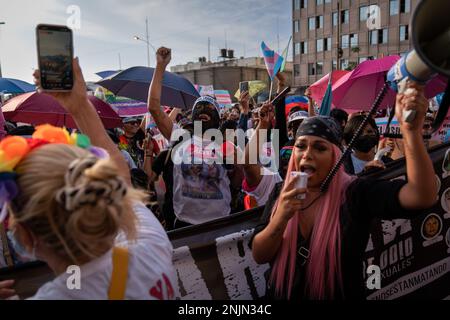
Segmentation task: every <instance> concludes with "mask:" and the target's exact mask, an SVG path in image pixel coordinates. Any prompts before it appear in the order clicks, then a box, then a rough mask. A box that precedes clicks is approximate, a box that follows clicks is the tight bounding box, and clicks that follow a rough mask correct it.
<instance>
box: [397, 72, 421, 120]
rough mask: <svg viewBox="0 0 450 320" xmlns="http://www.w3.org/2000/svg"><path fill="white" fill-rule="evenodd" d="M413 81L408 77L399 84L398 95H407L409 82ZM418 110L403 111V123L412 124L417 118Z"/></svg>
mask: <svg viewBox="0 0 450 320" xmlns="http://www.w3.org/2000/svg"><path fill="white" fill-rule="evenodd" d="M409 81H411V80H410V79H409V78H408V77H405V78H404V79H403V80H402V81H400V82H399V83H398V93H401V94H407V90H408V89H407V88H408V82H409ZM416 115H417V112H416V110H403V121H405V122H408V123H412V122H413V121H414V119H415V118H416Z"/></svg>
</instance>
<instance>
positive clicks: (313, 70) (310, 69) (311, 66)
mask: <svg viewBox="0 0 450 320" xmlns="http://www.w3.org/2000/svg"><path fill="white" fill-rule="evenodd" d="M314 75H316V67H315V64H314V63H308V76H314Z"/></svg>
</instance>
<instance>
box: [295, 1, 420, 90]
mask: <svg viewBox="0 0 450 320" xmlns="http://www.w3.org/2000/svg"><path fill="white" fill-rule="evenodd" d="M418 2H419V0H292V8H293V11H292V12H293V14H292V30H293V39H294V46H293V50H294V52H293V53H294V66H293V84H294V86H295V87H306V86H308V85H310V84H312V83H314V82H315V81H317V80H319V79H320V78H322V77H323V76H324V75H326V74H328V73H329V72H330V71H331V70H332V69H341V70H351V69H353V68H354V67H355V66H356V65H357V64H358V63H361V62H363V61H365V60H367V59H376V58H380V57H383V56H387V55H401V54H404V53H406V52H408V51H409V50H410V49H411V44H410V37H409V23H410V19H411V16H412V13H413V11H414V8H415V6H416V5H417V3H418Z"/></svg>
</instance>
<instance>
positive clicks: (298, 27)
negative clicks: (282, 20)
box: [294, 20, 300, 32]
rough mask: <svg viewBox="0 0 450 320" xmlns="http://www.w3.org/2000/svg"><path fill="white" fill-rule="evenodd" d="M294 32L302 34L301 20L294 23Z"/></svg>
mask: <svg viewBox="0 0 450 320" xmlns="http://www.w3.org/2000/svg"><path fill="white" fill-rule="evenodd" d="M294 32H300V20H295V21H294Z"/></svg>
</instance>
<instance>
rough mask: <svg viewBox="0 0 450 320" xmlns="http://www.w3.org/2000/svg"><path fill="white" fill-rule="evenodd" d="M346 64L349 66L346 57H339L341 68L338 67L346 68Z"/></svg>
mask: <svg viewBox="0 0 450 320" xmlns="http://www.w3.org/2000/svg"><path fill="white" fill-rule="evenodd" d="M348 66H349V64H348V59H341V68H340V69H341V70H345V69H347V68H348Z"/></svg>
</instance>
